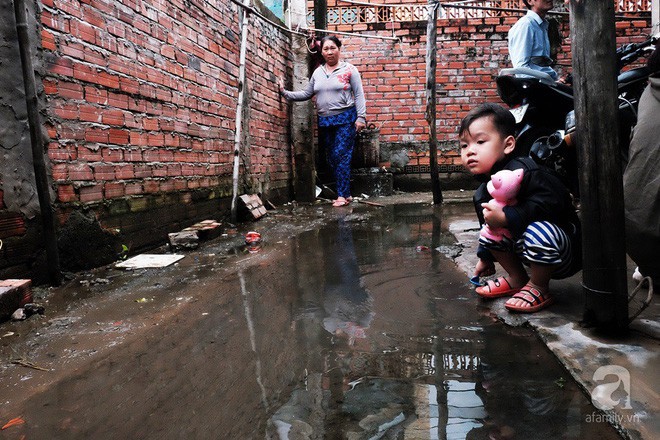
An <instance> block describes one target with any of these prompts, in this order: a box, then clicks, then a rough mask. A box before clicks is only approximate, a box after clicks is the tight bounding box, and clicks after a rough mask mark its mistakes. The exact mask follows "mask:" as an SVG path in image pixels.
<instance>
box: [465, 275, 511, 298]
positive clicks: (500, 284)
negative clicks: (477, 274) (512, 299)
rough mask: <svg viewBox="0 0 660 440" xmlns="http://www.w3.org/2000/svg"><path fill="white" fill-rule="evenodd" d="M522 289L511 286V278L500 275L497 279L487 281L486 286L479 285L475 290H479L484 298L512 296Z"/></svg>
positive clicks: (478, 293) (479, 293)
mask: <svg viewBox="0 0 660 440" xmlns="http://www.w3.org/2000/svg"><path fill="white" fill-rule="evenodd" d="M519 290H520V289H516V288H513V287H511V284H509V280H507V279H506V278H504V277H499V278H497V279H496V280H488V281H486V285H485V286H481V287H477V288H476V289H475V290H474V291H475V292H477V295H479V296H480V297H482V298H489V299H490V298H501V297H503V296H511V295H513V294H514V293H516V292H518V291H519Z"/></svg>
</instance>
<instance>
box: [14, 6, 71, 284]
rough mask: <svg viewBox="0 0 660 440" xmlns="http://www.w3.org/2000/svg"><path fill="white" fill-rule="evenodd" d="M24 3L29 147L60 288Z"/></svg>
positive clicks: (20, 24)
mask: <svg viewBox="0 0 660 440" xmlns="http://www.w3.org/2000/svg"><path fill="white" fill-rule="evenodd" d="M25 10H26V5H25V1H24V0H14V15H15V17H16V33H17V34H18V50H19V52H20V54H21V66H22V69H23V83H24V86H25V103H26V106H27V113H28V125H29V127H30V144H31V146H32V163H33V167H34V177H35V181H36V187H37V196H38V198H39V208H40V211H41V220H42V224H43V228H44V232H43V233H44V241H45V246H46V259H47V261H48V278H49V280H50V282H51V284H53V285H55V286H59V285H60V283H61V282H62V273H61V272H60V256H59V253H58V250H57V233H56V230H55V215H54V214H53V207H52V206H51V200H50V192H49V191H50V185H49V183H48V172H47V171H46V160H45V158H44V140H43V137H42V134H41V118H40V117H39V105H38V102H39V101H38V99H37V87H36V82H35V79H34V67H33V65H32V55H31V53H30V37H29V35H28V25H27V13H26V12H25Z"/></svg>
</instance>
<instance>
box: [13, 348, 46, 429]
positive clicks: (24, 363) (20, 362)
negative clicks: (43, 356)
mask: <svg viewBox="0 0 660 440" xmlns="http://www.w3.org/2000/svg"><path fill="white" fill-rule="evenodd" d="M11 363H12V364H16V365H20V366H21V367H26V368H32V369H33V370H39V371H50V370H49V369H48V368H44V367H40V366H39V365H37V364H35V363H34V362H32V361H27V360H25V359H23V358H17V359H12V360H11ZM2 429H4V428H2Z"/></svg>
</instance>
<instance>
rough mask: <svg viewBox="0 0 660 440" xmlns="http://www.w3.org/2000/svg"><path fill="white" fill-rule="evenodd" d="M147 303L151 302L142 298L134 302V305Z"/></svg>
mask: <svg viewBox="0 0 660 440" xmlns="http://www.w3.org/2000/svg"><path fill="white" fill-rule="evenodd" d="M149 301H152V300H151V299H147V298H144V297H143V298H140V299H136V300H135V302H136V303H146V302H149Z"/></svg>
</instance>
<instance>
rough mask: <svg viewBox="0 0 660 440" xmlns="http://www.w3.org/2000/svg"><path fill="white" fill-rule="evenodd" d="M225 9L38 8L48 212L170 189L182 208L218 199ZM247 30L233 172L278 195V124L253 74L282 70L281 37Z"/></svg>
mask: <svg viewBox="0 0 660 440" xmlns="http://www.w3.org/2000/svg"><path fill="white" fill-rule="evenodd" d="M237 9H238V8H237V7H236V6H235V5H234V4H233V3H231V2H230V1H228V0H218V1H213V2H205V1H201V0H196V1H186V2H184V1H183V0H181V1H176V0H175V1H158V0H154V1H124V2H116V1H111V0H100V1H93V2H80V3H79V2H78V1H75V0H47V1H46V2H44V10H43V12H42V24H43V26H44V29H43V45H44V49H46V52H47V53H46V58H47V72H46V74H45V78H44V84H45V87H46V93H47V95H48V107H49V120H48V123H49V130H50V135H51V142H50V145H49V156H50V158H51V160H52V161H53V177H54V179H55V182H56V183H57V187H58V201H59V202H62V203H70V202H83V203H91V202H100V201H102V200H112V199H116V198H123V197H126V196H145V195H150V194H162V193H170V192H173V191H183V193H182V201H183V202H185V200H186V194H187V193H186V191H194V190H197V189H199V188H214V189H215V190H216V191H217V192H218V194H217V195H218V196H222V195H228V194H229V192H228V188H229V187H230V182H229V179H231V173H232V166H233V146H234V129H235V126H234V125H235V124H234V123H235V116H236V104H237V97H238V90H237V86H238V62H239V60H238V56H239V43H240V41H239V40H240V31H239V29H238V26H237V23H238V22H239V20H238V14H237ZM250 22H251V24H250V26H251V33H250V38H249V43H248V44H249V48H250V49H249V53H248V64H247V66H248V67H247V68H248V74H247V77H248V83H247V85H246V89H247V92H248V93H247V97H248V101H249V103H248V104H247V110H246V113H248V114H249V116H250V117H249V118H248V119H247V120H245V123H246V124H247V125H248V126H249V136H248V137H247V138H248V139H249V149H250V153H251V155H250V156H248V157H247V158H245V159H246V162H245V163H248V162H254V163H253V165H254V167H253V168H251V169H250V170H249V174H250V175H251V177H252V178H254V179H255V180H257V181H259V183H260V184H262V185H266V184H267V185H268V186H269V187H270V188H272V189H281V188H284V187H286V180H287V178H288V168H287V166H286V164H287V163H288V153H287V152H286V151H285V150H284V149H283V148H282V147H281V146H282V145H284V146H286V142H285V141H286V121H285V120H284V118H283V116H284V114H283V113H282V111H283V109H281V108H280V107H279V100H278V96H277V94H276V90H275V88H274V87H272V84H273V77H272V73H271V70H262V67H263V66H266V65H268V66H273V67H274V70H275V71H276V72H277V71H280V72H281V71H283V68H284V63H285V62H286V58H285V57H283V56H282V55H281V54H283V53H285V52H286V51H285V50H284V48H286V47H287V46H288V36H287V35H284V34H283V33H282V32H281V31H279V30H273V29H270V28H269V26H268V25H263V23H262V22H261V21H259V20H256V21H255V20H254V19H251V20H250ZM273 107H275V109H276V110H278V111H279V113H278V111H276V112H273V111H272V109H273ZM273 147H276V148H273ZM253 158H259V160H256V161H252V160H250V159H253ZM271 165H275V167H274V169H271ZM266 169H269V170H270V174H269V175H268V176H267V178H266ZM266 180H267V182H266Z"/></svg>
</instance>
